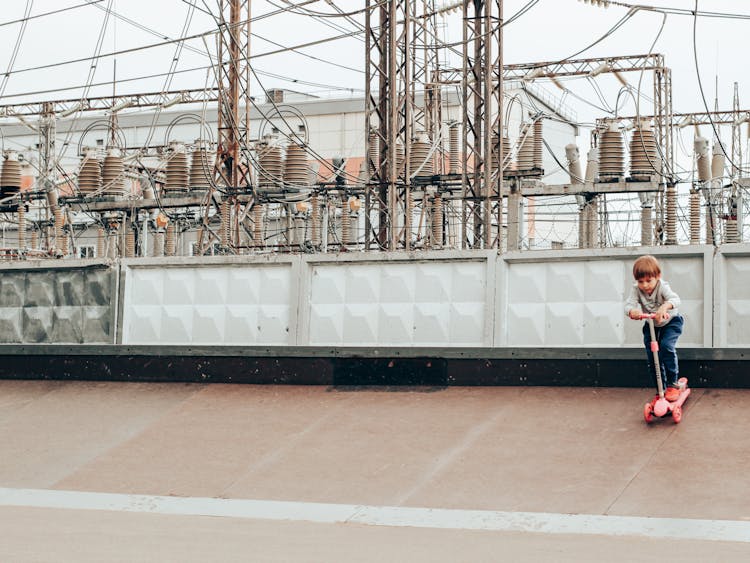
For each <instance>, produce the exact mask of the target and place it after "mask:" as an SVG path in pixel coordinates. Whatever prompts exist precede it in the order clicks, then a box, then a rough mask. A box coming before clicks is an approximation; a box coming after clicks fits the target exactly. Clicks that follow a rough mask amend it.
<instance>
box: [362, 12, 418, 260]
mask: <svg viewBox="0 0 750 563" xmlns="http://www.w3.org/2000/svg"><path fill="white" fill-rule="evenodd" d="M416 4H417V3H416V2H408V1H406V0H388V1H385V2H383V1H376V0H367V4H366V12H365V56H366V58H367V60H366V64H365V104H366V108H365V120H366V131H367V132H368V134H367V146H366V151H365V152H366V158H367V162H368V170H369V173H371V177H370V180H369V182H368V185H367V189H366V193H365V222H366V223H365V231H366V232H365V248H366V249H369V248H370V246H371V231H372V230H373V228H372V225H370V222H371V210H372V207H373V204H374V207H375V208H376V210H377V214H378V220H377V225H376V228H375V229H374V230H375V241H376V243H377V245H378V247H379V248H381V249H388V250H397V249H398V248H400V247H405V248H407V249H408V248H409V244H410V240H409V239H410V237H409V233H410V230H411V216H410V213H409V212H408V209H407V207H408V205H407V202H408V201H409V199H410V188H411V186H410V184H409V182H408V175H407V171H408V170H409V169H410V152H411V151H410V150H409V149H410V147H411V135H412V110H413V101H414V99H413V91H412V84H411V72H412V67H411V58H412V55H413V53H412V49H411V35H412V30H411V18H412V15H413V10H414V6H415V5H416ZM369 173H368V174H369ZM401 219H403V225H401V224H400V220H401ZM401 233H403V235H402V234H401Z"/></svg>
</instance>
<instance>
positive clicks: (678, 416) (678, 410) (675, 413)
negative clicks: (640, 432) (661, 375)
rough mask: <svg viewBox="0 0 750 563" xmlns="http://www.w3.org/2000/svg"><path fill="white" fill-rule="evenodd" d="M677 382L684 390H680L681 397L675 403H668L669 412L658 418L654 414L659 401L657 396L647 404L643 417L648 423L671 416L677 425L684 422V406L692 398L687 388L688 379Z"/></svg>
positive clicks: (684, 378)
mask: <svg viewBox="0 0 750 563" xmlns="http://www.w3.org/2000/svg"><path fill="white" fill-rule="evenodd" d="M677 382H678V384H679V385H680V387H681V388H682V389H681V390H680V396H679V397H677V399H676V400H674V401H667V410H666V412H665V413H664V414H663V415H662V416H657V415H656V414H655V413H654V406H655V405H656V402H657V401H658V400H659V395H655V396H654V398H653V399H651V401H650V402H648V403H646V406H645V407H644V410H643V416H644V418H645V420H646V422H651V421H652V420H653V419H654V418H666V417H667V416H670V415H671V416H672V419H673V420H674V421H675V423H678V422H680V420H682V405H683V404H684V403H685V401H687V398H688V397H689V396H690V387H688V386H687V378H686V377H681V378H680V379H679V380H678V381H677Z"/></svg>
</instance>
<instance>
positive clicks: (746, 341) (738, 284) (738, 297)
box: [714, 245, 750, 347]
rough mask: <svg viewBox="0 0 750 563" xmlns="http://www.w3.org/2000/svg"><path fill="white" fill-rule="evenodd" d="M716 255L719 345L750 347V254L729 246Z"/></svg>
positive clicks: (716, 340)
mask: <svg viewBox="0 0 750 563" xmlns="http://www.w3.org/2000/svg"><path fill="white" fill-rule="evenodd" d="M721 250H722V251H721V253H719V254H718V255H717V256H716V263H717V265H716V273H717V276H716V277H717V280H716V291H715V294H714V300H715V303H716V306H715V310H714V333H715V343H714V345H715V346H720V347H748V346H750V252H748V250H747V249H746V245H727V247H726V248H724V247H722V249H721Z"/></svg>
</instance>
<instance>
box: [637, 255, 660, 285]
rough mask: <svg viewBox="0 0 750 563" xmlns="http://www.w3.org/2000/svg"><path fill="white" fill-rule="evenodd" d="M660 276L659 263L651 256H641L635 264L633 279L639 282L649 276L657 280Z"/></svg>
mask: <svg viewBox="0 0 750 563" xmlns="http://www.w3.org/2000/svg"><path fill="white" fill-rule="evenodd" d="M660 275H661V268H660V267H659V261H658V260H657V259H656V258H654V257H653V256H651V255H648V254H647V255H646V256H641V257H640V258H638V259H637V260H636V261H635V262H634V263H633V277H634V278H635V279H637V280H639V279H641V278H645V277H647V276H651V277H654V278H655V277H657V276H660Z"/></svg>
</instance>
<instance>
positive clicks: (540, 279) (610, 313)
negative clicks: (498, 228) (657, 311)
mask: <svg viewBox="0 0 750 563" xmlns="http://www.w3.org/2000/svg"><path fill="white" fill-rule="evenodd" d="M634 258H635V257H633V256H615V257H612V258H610V259H599V260H584V259H581V258H573V257H571V258H569V259H565V260H549V259H547V260H545V259H540V260H539V261H535V262H509V263H508V265H507V268H506V270H505V271H506V275H507V280H506V288H507V289H506V295H505V296H504V299H505V303H506V305H505V311H504V313H503V314H502V315H501V319H500V324H501V327H503V326H504V330H505V331H506V339H505V341H506V342H507V344H508V345H510V346H542V347H555V346H642V345H643V342H642V341H643V336H642V333H641V329H642V326H643V325H642V323H641V322H636V321H631V320H630V319H628V318H627V317H625V313H624V303H625V299H626V298H627V296H628V294H629V292H630V287H631V285H632V283H633V281H634V280H633V276H632V264H633V260H634ZM659 261H660V263H661V265H662V271H663V277H664V279H666V280H668V281H669V282H670V284H671V285H672V287H673V289H674V290H675V291H676V292H677V293H678V295H680V299H681V300H682V305H681V306H680V312H681V314H682V315H683V316H684V317H685V328H684V332H683V335H682V337H681V338H680V341H679V345H680V346H691V347H700V346H703V345H704V318H703V307H704V302H705V297H704V296H705V292H706V291H707V288H706V287H705V282H704V262H703V255H702V254H696V255H689V256H685V257H679V256H678V257H673V256H670V257H664V258H662V257H660V258H659Z"/></svg>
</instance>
